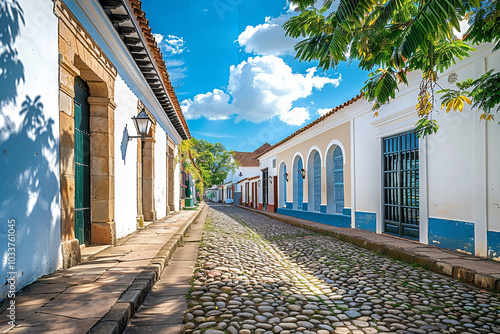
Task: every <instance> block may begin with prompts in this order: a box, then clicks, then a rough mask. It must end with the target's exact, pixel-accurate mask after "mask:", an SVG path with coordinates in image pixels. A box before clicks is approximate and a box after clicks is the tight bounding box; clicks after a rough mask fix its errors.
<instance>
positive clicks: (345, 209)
mask: <svg viewBox="0 0 500 334" xmlns="http://www.w3.org/2000/svg"><path fill="white" fill-rule="evenodd" d="M342 214H343V215H346V216H350V215H351V208H343V209H342Z"/></svg>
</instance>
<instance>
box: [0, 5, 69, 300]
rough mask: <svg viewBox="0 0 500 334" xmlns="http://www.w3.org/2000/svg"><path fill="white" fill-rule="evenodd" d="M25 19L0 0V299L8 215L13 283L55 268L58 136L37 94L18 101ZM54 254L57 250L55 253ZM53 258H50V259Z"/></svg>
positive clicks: (18, 10)
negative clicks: (13, 245)
mask: <svg viewBox="0 0 500 334" xmlns="http://www.w3.org/2000/svg"><path fill="white" fill-rule="evenodd" d="M21 24H24V18H23V11H22V9H21V7H20V6H19V3H18V2H17V1H15V0H0V27H1V28H0V41H1V43H2V44H1V45H0V53H1V55H0V87H1V89H0V254H1V255H2V270H1V273H0V299H2V298H4V297H5V295H6V291H7V290H6V289H7V285H6V284H7V282H6V274H7V272H8V271H11V270H7V263H6V260H7V237H8V236H7V221H8V220H11V219H15V222H16V224H15V225H16V228H15V230H16V245H17V248H16V268H15V271H17V282H18V284H17V289H19V288H20V287H22V286H23V285H26V284H29V283H31V282H32V281H33V280H35V279H37V278H38V277H39V276H41V275H43V274H46V273H48V272H50V271H53V270H54V269H55V265H57V254H58V248H59V244H53V243H52V242H51V241H52V240H55V239H56V238H57V239H59V240H60V227H59V224H58V217H59V215H60V211H59V178H58V173H59V170H58V152H59V151H58V145H59V143H58V141H57V139H56V138H55V137H54V129H53V127H54V120H53V119H52V118H48V117H46V115H44V109H43V108H44V106H43V103H42V98H41V96H40V95H38V96H36V97H35V98H34V99H32V98H31V97H30V96H28V95H26V96H25V97H24V102H22V104H21V105H20V106H19V102H18V103H16V102H17V101H19V100H20V98H19V97H18V86H19V84H20V83H21V81H24V67H23V64H22V62H21V60H20V59H19V57H18V52H17V50H16V47H15V41H16V39H17V37H18V36H19V34H20V25H21ZM53 254H56V256H55V258H54V256H53ZM54 262H55V263H54Z"/></svg>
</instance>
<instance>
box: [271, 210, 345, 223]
mask: <svg viewBox="0 0 500 334" xmlns="http://www.w3.org/2000/svg"><path fill="white" fill-rule="evenodd" d="M277 212H278V213H280V214H283V215H287V216H291V217H295V218H300V219H306V220H310V221H313V222H316V223H321V224H325V225H330V226H337V227H351V217H349V216H345V215H340V214H333V213H321V212H309V211H302V210H290V209H283V208H280V209H278V211H277Z"/></svg>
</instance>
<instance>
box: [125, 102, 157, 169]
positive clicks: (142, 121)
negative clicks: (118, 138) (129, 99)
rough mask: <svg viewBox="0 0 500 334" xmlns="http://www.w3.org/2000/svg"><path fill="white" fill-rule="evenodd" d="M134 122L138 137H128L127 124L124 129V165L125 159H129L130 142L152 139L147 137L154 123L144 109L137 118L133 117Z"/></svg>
mask: <svg viewBox="0 0 500 334" xmlns="http://www.w3.org/2000/svg"><path fill="white" fill-rule="evenodd" d="M132 120H133V121H134V125H135V128H136V130H137V134H138V136H129V135H128V130H127V125H126V124H125V128H124V129H123V138H122V144H121V151H122V159H123V163H125V159H126V157H127V146H128V142H129V141H132V139H134V138H140V139H147V138H151V137H146V136H147V135H148V133H149V130H150V129H151V125H152V124H153V122H152V121H151V119H150V118H149V116H148V114H147V113H146V111H145V110H144V108H143V109H142V111H141V112H140V113H139V114H138V115H137V116H135V117H132Z"/></svg>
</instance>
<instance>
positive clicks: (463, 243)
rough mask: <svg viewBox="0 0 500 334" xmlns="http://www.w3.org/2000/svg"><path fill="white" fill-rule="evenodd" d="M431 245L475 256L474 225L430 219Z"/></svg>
mask: <svg viewBox="0 0 500 334" xmlns="http://www.w3.org/2000/svg"><path fill="white" fill-rule="evenodd" d="M429 245H433V246H437V247H441V248H447V249H452V250H461V251H464V252H467V253H470V254H475V245H474V223H469V222H463V221H457V220H448V219H441V218H432V217H429Z"/></svg>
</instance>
